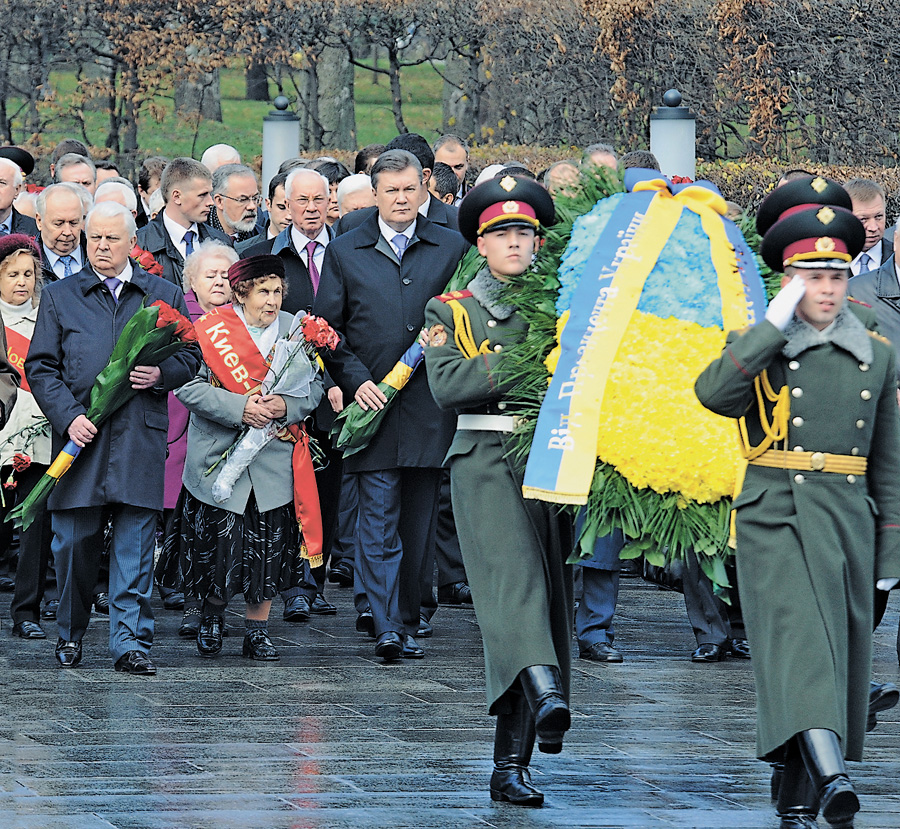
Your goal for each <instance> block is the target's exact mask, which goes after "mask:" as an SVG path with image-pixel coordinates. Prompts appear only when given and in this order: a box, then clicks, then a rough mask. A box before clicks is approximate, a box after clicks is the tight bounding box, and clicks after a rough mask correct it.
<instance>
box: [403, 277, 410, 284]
mask: <svg viewBox="0 0 900 829" xmlns="http://www.w3.org/2000/svg"><path fill="white" fill-rule="evenodd" d="M403 284H404V285H411V284H412V280H411V279H410V278H409V277H406V278H404V280H403Z"/></svg>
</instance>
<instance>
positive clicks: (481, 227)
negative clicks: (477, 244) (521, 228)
mask: <svg viewBox="0 0 900 829" xmlns="http://www.w3.org/2000/svg"><path fill="white" fill-rule="evenodd" d="M501 222H520V223H522V224H527V225H530V226H531V227H539V226H540V222H539V221H538V219H537V214H536V213H535V212H534V208H533V207H532V206H531V205H530V204H528V203H527V202H524V201H517V200H516V199H510V200H509V201H502V202H497V203H496V204H492V205H491V206H490V207H488V208H487V209H486V210H483V211H482V212H481V215H480V216H479V217H478V235H479V236H481V234H482V233H484V232H485V231H486V230H489V229H490V228H491V227H493V226H494V225H497V224H500V223H501Z"/></svg>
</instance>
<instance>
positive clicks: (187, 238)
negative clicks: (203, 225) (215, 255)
mask: <svg viewBox="0 0 900 829" xmlns="http://www.w3.org/2000/svg"><path fill="white" fill-rule="evenodd" d="M196 235H197V234H196V233H194V231H193V230H189V231H188V232H187V233H185V234H184V258H185V259H187V258H188V256H190V255H191V254H192V253H193V252H194V236H196Z"/></svg>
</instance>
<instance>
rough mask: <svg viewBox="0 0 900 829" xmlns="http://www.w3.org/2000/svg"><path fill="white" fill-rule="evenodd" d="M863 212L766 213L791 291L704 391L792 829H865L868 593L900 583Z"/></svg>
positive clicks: (791, 192) (899, 453)
mask: <svg viewBox="0 0 900 829" xmlns="http://www.w3.org/2000/svg"><path fill="white" fill-rule="evenodd" d="M818 198H822V200H823V201H824V202H825V204H822V203H821V202H819V203H818V204H817V203H816V202H817V199H818ZM850 206H851V204H850V200H849V197H848V196H847V194H846V192H845V191H843V188H841V187H840V186H839V185H836V184H834V183H830V182H827V181H825V180H824V179H821V178H816V179H802V180H797V181H794V182H791V183H789V184H787V185H785V186H783V187H781V188H778V189H777V190H775V191H774V192H773V193H772V194H771V195H770V196H769V197H768V198H767V199H766V201H764V202H763V204H762V206H761V208H760V213H759V216H758V218H757V227H758V229H759V231H760V233H761V234H764V238H763V243H762V255H763V258H764V259H765V261H766V263H767V264H768V265H769V266H770V267H771V268H772V269H773V270H775V271H784V273H785V276H784V277H783V279H782V290H781V292H780V293H779V294H778V295H777V296H776V297H775V299H773V301H772V302H771V304H770V305H769V308H768V310H767V311H766V318H765V319H764V320H763V321H762V322H760V323H758V324H757V325H755V326H753V327H751V328H748V329H745V330H744V331H741V332H731V333H730V334H729V335H728V340H727V344H726V347H725V350H724V352H723V353H722V356H721V357H720V358H719V359H717V360H716V361H715V362H713V363H712V364H711V365H710V366H709V367H708V368H707V369H705V370H704V372H703V373H702V374H701V375H700V377H699V379H698V380H697V383H696V392H697V396H698V398H699V399H700V401H701V402H702V403H703V405H704V406H706V407H707V408H708V409H710V410H712V411H714V412H716V413H718V414H721V415H724V416H726V417H734V418H738V419H740V421H741V433H742V435H743V439H742V445H743V451H744V456H745V457H746V458H747V459H748V466H747V471H746V476H745V479H744V482H743V487H742V489H741V492H740V495H739V496H738V497H737V498H736V499H735V502H734V510H735V515H736V517H735V525H736V530H737V549H736V555H737V569H738V577H739V580H740V585H741V604H742V608H743V612H744V621H745V623H746V627H747V637H748V639H749V641H750V647H751V650H752V652H753V672H754V676H755V678H756V691H757V754H758V756H759V757H760V758H762V759H766V760H769V761H770V762H771V761H777V760H783V762H784V764H785V767H784V777H783V782H782V784H781V788H780V792H779V794H778V807H777V808H778V814H779V816H780V817H781V826H782V827H783V828H784V829H787V828H788V827H792V828H793V827H811V826H815V825H816V824H815V815H816V812H817V810H818V808H819V806H821V811H822V816H823V817H824V818H825V819H826V820H827V821H828V822H829V823H830V824H831V825H832V826H851V825H852V823H853V815H854V814H855V813H856V811H858V809H859V800H858V798H857V796H856V794H855V792H854V789H853V786H852V784H851V783H850V780H849V778H848V776H847V771H846V767H845V765H844V759H845V758H846V759H850V760H859V759H861V757H862V747H863V739H864V736H865V728H866V718H867V713H868V712H867V709H868V701H869V700H868V696H869V676H870V671H871V655H872V605H873V593H874V591H873V588H874V586H875V585H876V583H877V585H878V586H879V587H880V588H882V589H885V588H887V587H890V586H892V585H893V584H894V583H896V579H897V577H898V576H900V479H898V477H897V468H898V464H900V417H898V409H897V377H896V365H895V355H894V349H893V347H892V346H891V345H890V343H888V341H887V340H885V339H884V338H883V337H881V336H879V335H878V334H875V333H873V332H871V331H868V330H866V328H865V326H864V325H863V324H862V323H861V322H860V320H859V318H858V317H857V315H856V314H855V313H852V312H851V311H850V309H849V308H848V307H847V303H846V302H845V297H846V292H847V280H848V276H849V268H848V264H849V262H850V261H851V260H852V259H853V258H854V257H855V256H856V254H857V253H859V251H860V250H861V249H862V245H863V241H864V238H865V232H864V230H863V227H862V224H861V223H860V221H859V220H858V219H857V218H856V217H855V216H853V214H852V213H851V212H850Z"/></svg>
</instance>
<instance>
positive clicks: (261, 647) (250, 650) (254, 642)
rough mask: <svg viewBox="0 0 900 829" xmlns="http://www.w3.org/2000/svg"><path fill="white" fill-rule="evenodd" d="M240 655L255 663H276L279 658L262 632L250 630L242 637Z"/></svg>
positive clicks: (267, 637)
mask: <svg viewBox="0 0 900 829" xmlns="http://www.w3.org/2000/svg"><path fill="white" fill-rule="evenodd" d="M241 653H242V655H243V656H244V657H246V658H247V659H253V660H255V661H256V662H277V661H278V660H279V659H281V657H280V656H279V655H278V651H277V650H276V649H275V645H273V644H272V640H271V639H269V634H268V633H267V632H266V631H264V630H251V631H250V633H248V634H246V635H245V636H244V649H243V650H242V651H241Z"/></svg>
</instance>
